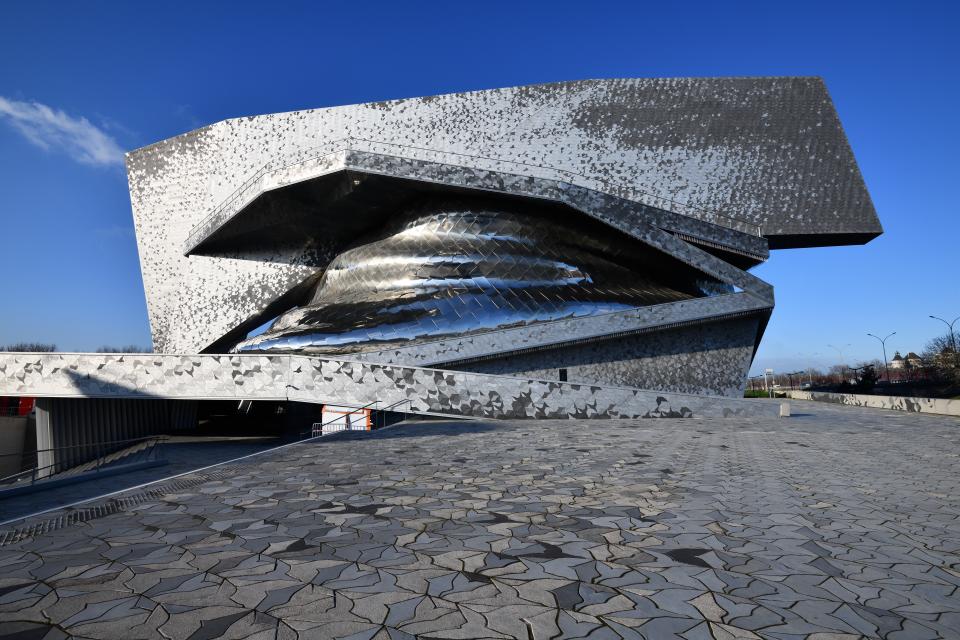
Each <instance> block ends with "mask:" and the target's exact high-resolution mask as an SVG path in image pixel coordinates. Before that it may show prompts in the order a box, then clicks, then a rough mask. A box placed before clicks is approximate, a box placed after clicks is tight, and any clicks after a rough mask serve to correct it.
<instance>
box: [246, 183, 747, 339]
mask: <svg viewBox="0 0 960 640" xmlns="http://www.w3.org/2000/svg"><path fill="white" fill-rule="evenodd" d="M393 220H394V222H392V223H391V225H390V226H389V227H388V228H386V229H385V230H383V231H381V232H380V233H378V234H376V235H374V236H372V237H369V238H366V239H364V240H362V241H360V242H359V243H357V244H356V245H355V246H353V247H352V248H350V249H348V250H347V251H345V252H343V253H342V254H340V255H339V256H337V257H336V258H335V259H334V260H333V262H331V264H330V266H329V267H328V268H327V270H326V272H325V273H324V275H323V277H322V279H321V280H320V282H319V284H318V285H317V287H316V289H315V291H314V294H313V296H312V299H311V300H310V301H309V303H308V304H307V305H305V306H302V307H300V308H297V309H294V310H292V311H290V312H288V313H286V314H284V315H282V316H281V317H280V318H279V319H278V320H277V321H276V322H275V323H274V324H273V326H271V327H270V329H269V330H268V331H267V332H266V333H264V334H262V335H260V336H257V337H255V338H252V339H249V340H247V341H245V342H243V343H241V344H240V345H238V346H237V350H238V351H241V352H266V353H271V352H272V353H327V354H339V353H351V352H355V351H361V350H370V349H382V348H384V347H385V346H386V345H406V344H411V343H416V342H420V341H425V340H435V339H438V338H442V337H445V336H454V335H456V336H462V335H469V334H472V333H476V332H480V331H491V330H497V329H505V328H510V327H518V326H526V325H530V324H534V323H540V322H549V321H555V320H560V319H564V318H575V317H585V316H593V315H597V314H604V313H610V312H614V311H622V310H625V309H632V308H636V307H644V306H649V305H656V304H662V303H667V302H676V301H681V300H688V299H691V298H695V297H703V296H707V295H716V294H722V293H729V292H730V291H731V290H732V289H731V288H730V287H729V286H728V285H724V284H722V283H720V282H719V281H716V280H715V279H712V278H709V277H708V276H706V275H704V274H701V273H696V272H694V271H693V270H690V269H687V270H684V269H682V268H679V267H678V266H677V265H675V264H673V262H674V261H671V260H670V259H669V258H667V257H666V256H655V255H654V254H655V253H656V252H653V251H652V250H650V249H649V248H646V247H645V246H643V245H640V244H639V243H635V242H629V241H627V240H626V239H625V238H624V237H623V236H616V235H614V232H612V231H610V230H608V229H602V228H599V229H598V228H596V227H590V226H589V225H588V224H587V223H586V222H585V221H580V220H574V219H570V218H563V217H562V216H561V215H559V212H558V211H556V210H554V209H549V208H546V207H545V206H544V207H541V208H537V207H531V206H529V205H527V206H521V205H519V204H510V205H508V204H507V203H505V202H503V201H484V200H476V199H465V198H460V199H448V198H442V199H426V200H423V201H421V202H420V203H417V204H416V205H414V206H412V207H409V208H407V209H406V210H405V211H404V212H402V213H401V214H399V215H397V216H395V217H394V218H393Z"/></svg>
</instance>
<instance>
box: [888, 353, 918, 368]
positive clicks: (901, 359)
mask: <svg viewBox="0 0 960 640" xmlns="http://www.w3.org/2000/svg"><path fill="white" fill-rule="evenodd" d="M921 367H923V358H921V357H920V356H918V355H917V354H916V353H914V352H913V351H910V352H908V353H907V355H905V356H902V355H900V352H899V351H897V352H896V354H894V356H893V359H892V360H890V368H891V369H919V368H921Z"/></svg>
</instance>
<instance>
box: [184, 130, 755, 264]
mask: <svg viewBox="0 0 960 640" xmlns="http://www.w3.org/2000/svg"><path fill="white" fill-rule="evenodd" d="M354 141H357V142H365V143H369V144H372V145H383V146H386V147H395V148H400V149H412V150H416V151H425V152H428V153H433V154H439V155H448V156H460V157H464V158H474V159H480V160H488V161H491V162H497V163H501V164H511V165H518V166H524V167H530V168H534V169H539V170H546V171H553V172H556V173H559V174H562V175H565V176H568V177H571V178H574V179H577V178H579V179H582V180H587V181H594V182H599V183H600V184H601V185H603V187H604V189H606V190H607V192H608V193H609V192H610V191H611V189H610V187H613V189H612V191H614V192H616V191H626V192H628V193H630V194H637V195H641V196H645V197H648V198H655V199H657V200H660V201H663V202H669V203H671V204H674V205H678V206H680V207H681V208H684V209H690V210H693V211H697V212H699V213H701V214H702V215H703V216H705V217H698V216H693V215H688V214H685V213H681V212H673V213H678V214H679V215H683V216H685V217H688V218H692V219H695V220H699V221H701V222H706V223H708V224H716V225H718V226H725V225H720V224H718V222H714V221H726V222H729V223H734V224H735V225H739V226H740V227H749V228H750V232H752V233H753V234H754V235H756V236H758V237H759V236H762V235H763V234H762V228H761V226H760V225H758V224H756V223H753V222H750V221H749V220H744V219H742V218H737V217H735V216H729V215H727V214H723V213H717V212H714V211H709V210H706V209H704V208H702V207H700V206H698V205H694V204H689V203H684V202H679V201H677V200H673V199H672V198H668V197H665V196H662V195H658V194H653V193H649V192H647V191H643V190H642V189H637V188H636V187H630V186H626V185H617V184H613V183H610V182H608V181H604V180H597V179H595V178H590V177H588V176H586V175H584V174H582V173H579V172H576V171H571V170H569V169H560V168H558V167H550V166H542V165H535V164H532V163H529V162H520V161H516V160H504V159H501V158H493V157H490V156H482V155H472V154H466V153H460V152H457V151H443V150H438V149H429V148H426V147H417V146H414V145H403V144H398V143H395V142H383V141H378V140H369V139H366V138H352V137H347V138H338V139H335V140H331V141H330V142H327V143H325V144H324V145H320V146H317V147H311V148H309V149H303V150H300V151H296V152H293V153H290V154H288V155H286V156H284V157H281V158H275V159H273V160H270V161H268V162H267V163H265V164H264V165H263V166H261V167H260V168H259V169H258V170H257V171H255V172H254V173H253V174H252V175H251V176H249V177H248V178H247V179H246V180H244V181H243V182H242V183H241V184H240V186H238V187H237V188H236V189H234V190H233V191H232V192H231V193H230V194H228V195H227V197H226V198H225V199H224V200H223V201H221V203H220V204H219V205H217V206H216V207H214V208H213V209H212V210H211V211H210V212H209V213H208V214H207V215H206V216H204V217H203V219H202V220H200V222H198V223H197V224H196V225H195V226H194V227H193V229H192V230H191V232H190V234H189V235H188V236H187V243H186V244H187V245H188V246H190V245H192V244H195V242H196V240H195V236H196V235H198V234H199V233H201V232H202V230H203V229H204V228H206V227H207V225H208V224H209V223H210V222H211V221H212V220H213V219H214V218H215V217H216V216H218V215H220V214H221V213H222V212H223V211H225V210H226V209H227V207H229V206H231V205H232V204H234V203H235V202H236V201H237V200H239V199H240V198H241V196H242V195H243V194H244V192H245V191H246V190H247V189H249V188H250V187H252V186H253V184H254V183H255V182H256V181H257V180H259V179H260V178H262V177H263V176H264V175H266V173H267V172H269V171H271V170H274V171H279V170H282V169H286V168H288V167H292V166H294V165H297V164H303V163H305V162H309V161H311V160H316V159H319V158H322V157H324V156H329V155H333V154H335V153H339V152H341V151H347V150H350V148H349V144H350V143H351V142H354ZM337 145H340V146H337ZM334 147H336V148H334ZM308 154H312V155H308ZM384 155H389V154H384ZM393 157H402V156H393ZM292 158H296V159H295V160H290V159H292ZM509 175H514V176H518V177H525V178H529V177H531V176H529V175H523V174H509ZM571 184H574V185H575V186H580V185H576V184H575V183H571ZM583 188H587V189H589V188H590V187H583ZM611 195H615V193H612V194H611ZM710 218H712V219H713V220H711V219H710ZM725 228H733V229H735V230H739V231H744V229H742V228H737V227H736V226H733V227H725ZM744 232H746V231H744Z"/></svg>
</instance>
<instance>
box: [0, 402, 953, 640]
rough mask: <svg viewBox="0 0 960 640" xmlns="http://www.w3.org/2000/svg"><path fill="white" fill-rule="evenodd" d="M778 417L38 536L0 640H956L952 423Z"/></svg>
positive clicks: (130, 513) (240, 473)
mask: <svg viewBox="0 0 960 640" xmlns="http://www.w3.org/2000/svg"><path fill="white" fill-rule="evenodd" d="M791 404H792V408H793V411H794V414H795V417H793V418H791V419H784V420H778V419H772V418H737V419H728V420H719V419H717V420H713V419H702V420H701V419H693V420H595V421H577V420H569V421H516V422H421V423H406V424H403V425H400V426H397V427H393V428H390V429H386V430H383V431H380V432H376V433H374V434H369V435H367V434H363V435H353V434H344V435H342V436H335V437H333V438H328V439H325V440H323V441H321V442H313V443H305V444H298V445H294V446H291V447H287V448H284V449H281V450H278V451H275V452H270V453H267V454H263V455H260V456H257V457H254V458H251V459H248V460H246V461H244V462H243V463H240V464H235V465H227V466H223V467H218V468H216V469H211V470H208V471H205V472H203V473H202V474H193V475H189V476H184V477H181V478H177V479H176V480H172V481H168V482H167V483H166V484H161V485H157V486H154V487H149V488H141V489H137V490H136V491H135V492H133V493H131V494H130V495H125V496H119V497H117V498H116V499H113V500H111V501H108V502H103V503H100V504H94V505H90V508H86V509H82V510H78V511H73V512H71V513H65V512H54V513H51V514H47V515H45V516H41V517H38V518H34V519H33V520H31V521H28V522H25V523H20V524H18V525H16V526H17V527H19V528H17V529H11V528H9V527H8V530H7V531H6V532H5V533H4V534H0V536H2V537H0V540H2V542H3V545H2V546H0V567H2V569H0V637H4V638H7V637H22V638H59V637H65V636H68V635H70V636H78V637H89V638H123V639H124V640H133V639H135V638H191V639H193V640H200V639H203V638H218V637H225V638H264V639H266V638H291V639H292V638H376V639H378V640H381V639H383V640H386V639H389V640H401V639H404V638H412V637H425V638H522V639H525V640H526V639H530V638H536V639H539V638H581V637H583V638H587V637H589V638H593V639H601V638H647V639H660V638H672V637H682V638H687V639H689V640H700V639H704V640H706V639H716V640H720V639H726V638H783V639H788V638H802V637H810V638H818V639H827V638H856V637H883V638H941V637H942V638H948V637H960V592H958V586H960V556H958V550H960V522H958V515H960V473H958V469H960V467H958V462H960V460H958V456H960V420H958V419H956V418H947V417H934V416H925V415H910V414H904V413H897V412H887V411H881V410H872V409H859V408H852V407H833V406H827V405H823V404H816V403H803V402H793V403H791ZM797 414H799V415H797Z"/></svg>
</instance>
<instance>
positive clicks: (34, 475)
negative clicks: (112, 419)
mask: <svg viewBox="0 0 960 640" xmlns="http://www.w3.org/2000/svg"><path fill="white" fill-rule="evenodd" d="M165 440H166V436H147V437H143V438H131V439H128V440H111V441H104V442H92V443H90V444H81V445H70V446H65V447H52V448H48V449H37V450H36V451H30V452H26V453H24V452H21V453H7V454H0V456H2V457H10V456H21V457H26V456H33V455H37V454H40V453H43V452H50V451H66V450H71V449H90V448H94V449H95V450H96V452H97V455H96V456H95V457H94V458H91V459H89V460H83V461H77V460H66V461H63V460H59V461H54V462H53V463H51V464H48V465H44V466H42V467H41V466H39V465H37V466H34V467H31V468H30V469H25V470H23V471H19V472H17V473H13V474H10V475H8V476H4V477H2V478H0V485H4V484H10V483H18V482H21V481H22V480H23V479H24V477H25V476H27V475H29V476H30V484H35V483H36V482H37V481H39V480H43V479H45V478H49V477H50V476H52V475H55V474H59V473H67V472H69V471H70V470H71V469H74V468H76V467H81V466H84V465H90V464H91V463H95V464H94V466H93V468H92V471H93V472H94V473H96V472H99V471H100V470H101V469H102V468H103V467H105V466H108V465H110V464H112V463H113V462H115V461H113V460H111V461H107V460H106V459H107V458H109V457H110V456H113V455H115V454H118V453H120V452H122V451H123V450H124V449H126V448H129V446H135V444H136V443H143V442H149V443H150V444H149V446H147V447H146V448H144V449H140V450H139V451H132V452H130V453H128V454H127V455H125V456H123V458H127V457H132V456H138V457H141V458H143V459H144V462H148V461H150V460H151V459H153V460H156V455H155V454H156V452H157V450H158V448H159V445H161V444H163V442H164V441H165ZM125 443H131V444H130V445H129V446H128V447H120V448H113V450H112V451H109V452H104V451H103V449H104V448H105V447H108V446H110V445H118V444H125ZM37 460H38V462H39V456H38V457H37ZM64 466H67V468H65V469H63V468H62V467H64ZM48 469H54V471H53V472H52V473H43V472H44V471H47V470H48ZM58 469H59V470H58Z"/></svg>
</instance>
